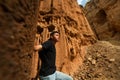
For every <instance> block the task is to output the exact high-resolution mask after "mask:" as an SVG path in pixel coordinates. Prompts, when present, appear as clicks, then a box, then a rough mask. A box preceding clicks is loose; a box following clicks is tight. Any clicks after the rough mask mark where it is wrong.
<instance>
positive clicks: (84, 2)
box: [77, 0, 89, 6]
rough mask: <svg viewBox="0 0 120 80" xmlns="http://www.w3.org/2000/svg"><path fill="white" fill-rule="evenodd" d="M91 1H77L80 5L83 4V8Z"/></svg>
mask: <svg viewBox="0 0 120 80" xmlns="http://www.w3.org/2000/svg"><path fill="white" fill-rule="evenodd" d="M88 1H89V0H77V2H78V4H81V5H83V6H85V4H86V3H87V2H88Z"/></svg>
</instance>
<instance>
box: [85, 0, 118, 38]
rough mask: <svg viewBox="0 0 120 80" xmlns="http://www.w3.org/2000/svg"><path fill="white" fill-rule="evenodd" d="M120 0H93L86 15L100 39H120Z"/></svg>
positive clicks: (87, 8)
mask: <svg viewBox="0 0 120 80" xmlns="http://www.w3.org/2000/svg"><path fill="white" fill-rule="evenodd" d="M119 4H120V0H91V1H90V2H88V3H87V5H86V6H85V11H86V17H87V19H88V21H89V23H90V25H91V27H92V29H93V30H94V32H95V34H96V36H97V37H98V39H100V40H120V36H119V35H120V24H119V23H120V5H119Z"/></svg>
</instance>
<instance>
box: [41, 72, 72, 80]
mask: <svg viewBox="0 0 120 80" xmlns="http://www.w3.org/2000/svg"><path fill="white" fill-rule="evenodd" d="M40 80H73V78H72V77H71V76H69V75H67V74H64V73H62V72H59V71H56V72H55V73H53V74H51V75H48V76H45V77H43V76H40Z"/></svg>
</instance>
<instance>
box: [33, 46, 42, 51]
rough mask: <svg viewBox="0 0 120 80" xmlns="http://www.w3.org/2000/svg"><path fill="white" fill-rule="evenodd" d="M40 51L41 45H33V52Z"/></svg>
mask: <svg viewBox="0 0 120 80" xmlns="http://www.w3.org/2000/svg"><path fill="white" fill-rule="evenodd" d="M41 49H42V45H35V46H34V50H35V51H38V50H41Z"/></svg>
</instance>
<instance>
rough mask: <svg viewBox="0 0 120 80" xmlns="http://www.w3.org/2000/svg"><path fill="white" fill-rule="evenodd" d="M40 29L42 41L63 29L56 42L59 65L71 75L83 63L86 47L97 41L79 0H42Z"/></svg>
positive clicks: (39, 19) (59, 67)
mask: <svg viewBox="0 0 120 80" xmlns="http://www.w3.org/2000/svg"><path fill="white" fill-rule="evenodd" d="M46 3H47V4H46ZM37 29H38V34H37V36H38V38H39V39H40V40H39V41H40V43H42V42H44V41H46V40H47V39H48V38H49V33H50V32H51V31H53V30H58V31H59V32H60V42H59V43H58V44H57V45H56V48H57V61H56V65H57V69H58V70H60V71H63V72H66V73H68V74H71V75H72V74H73V73H74V72H75V71H77V69H78V67H79V66H80V65H81V64H82V61H83V57H84V55H85V47H86V46H87V45H90V44H92V43H94V42H95V37H94V34H93V32H92V30H91V28H90V26H89V24H88V22H87V19H86V18H85V15H84V13H83V11H82V8H79V5H78V4H77V1H76V0H49V1H47V0H42V1H41V2H40V9H39V18H38V27H37ZM39 36H40V37H39Z"/></svg>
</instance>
